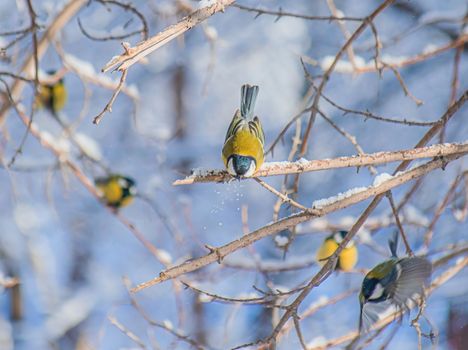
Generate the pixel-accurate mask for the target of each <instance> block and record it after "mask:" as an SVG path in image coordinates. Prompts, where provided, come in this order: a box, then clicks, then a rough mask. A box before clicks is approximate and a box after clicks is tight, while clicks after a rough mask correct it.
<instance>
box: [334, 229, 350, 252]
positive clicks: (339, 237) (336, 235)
mask: <svg viewBox="0 0 468 350" xmlns="http://www.w3.org/2000/svg"><path fill="white" fill-rule="evenodd" d="M347 234H348V231H338V232H336V233H334V234H333V239H334V240H335V242H336V243H337V244H341V242H343V239H344V238H345V236H346V235H347ZM353 246H354V241H353V240H350V241H349V242H348V244H346V247H345V248H351V247H353Z"/></svg>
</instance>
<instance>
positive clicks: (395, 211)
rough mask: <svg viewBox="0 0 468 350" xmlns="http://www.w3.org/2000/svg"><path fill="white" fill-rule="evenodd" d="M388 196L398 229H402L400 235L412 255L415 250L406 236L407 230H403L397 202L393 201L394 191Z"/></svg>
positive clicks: (407, 250)
mask: <svg viewBox="0 0 468 350" xmlns="http://www.w3.org/2000/svg"><path fill="white" fill-rule="evenodd" d="M387 198H388V201H389V202H390V207H392V213H393V216H394V217H395V222H396V224H397V227H398V230H399V231H400V236H401V238H402V239H403V243H404V244H405V248H406V253H407V254H408V255H409V256H412V255H413V250H412V249H411V247H410V245H409V243H408V239H407V238H406V234H405V231H404V230H403V225H402V224H401V221H400V217H399V216H398V212H397V209H396V207H395V202H394V201H393V195H392V191H388V192H387Z"/></svg>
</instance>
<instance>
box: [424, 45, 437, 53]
mask: <svg viewBox="0 0 468 350" xmlns="http://www.w3.org/2000/svg"><path fill="white" fill-rule="evenodd" d="M437 49H438V46H437V45H434V44H429V45H426V46H425V47H424V49H423V50H422V53H423V54H427V53H431V52H433V51H435V50H437Z"/></svg>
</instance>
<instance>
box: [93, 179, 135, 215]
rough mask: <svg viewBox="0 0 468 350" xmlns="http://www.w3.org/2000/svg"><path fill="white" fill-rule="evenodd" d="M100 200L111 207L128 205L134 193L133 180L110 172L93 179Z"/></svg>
mask: <svg viewBox="0 0 468 350" xmlns="http://www.w3.org/2000/svg"><path fill="white" fill-rule="evenodd" d="M95 184H96V187H97V188H98V190H99V192H100V195H101V198H102V201H103V202H104V203H105V204H107V205H108V206H110V207H112V208H116V209H117V208H122V207H125V206H127V205H129V204H130V203H131V202H132V201H133V197H135V195H136V192H137V191H136V183H135V180H133V179H131V178H129V177H126V176H122V175H118V174H112V175H109V176H107V177H101V178H97V179H96V180H95Z"/></svg>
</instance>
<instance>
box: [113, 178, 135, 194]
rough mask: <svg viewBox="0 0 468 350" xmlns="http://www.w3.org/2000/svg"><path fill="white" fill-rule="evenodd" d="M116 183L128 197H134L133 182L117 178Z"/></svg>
mask: <svg viewBox="0 0 468 350" xmlns="http://www.w3.org/2000/svg"><path fill="white" fill-rule="evenodd" d="M117 181H118V183H119V186H120V187H122V188H123V189H124V190H125V191H127V193H128V194H129V195H131V196H134V195H136V193H137V189H136V182H135V180H133V179H131V178H129V177H126V176H118V179H117Z"/></svg>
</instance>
